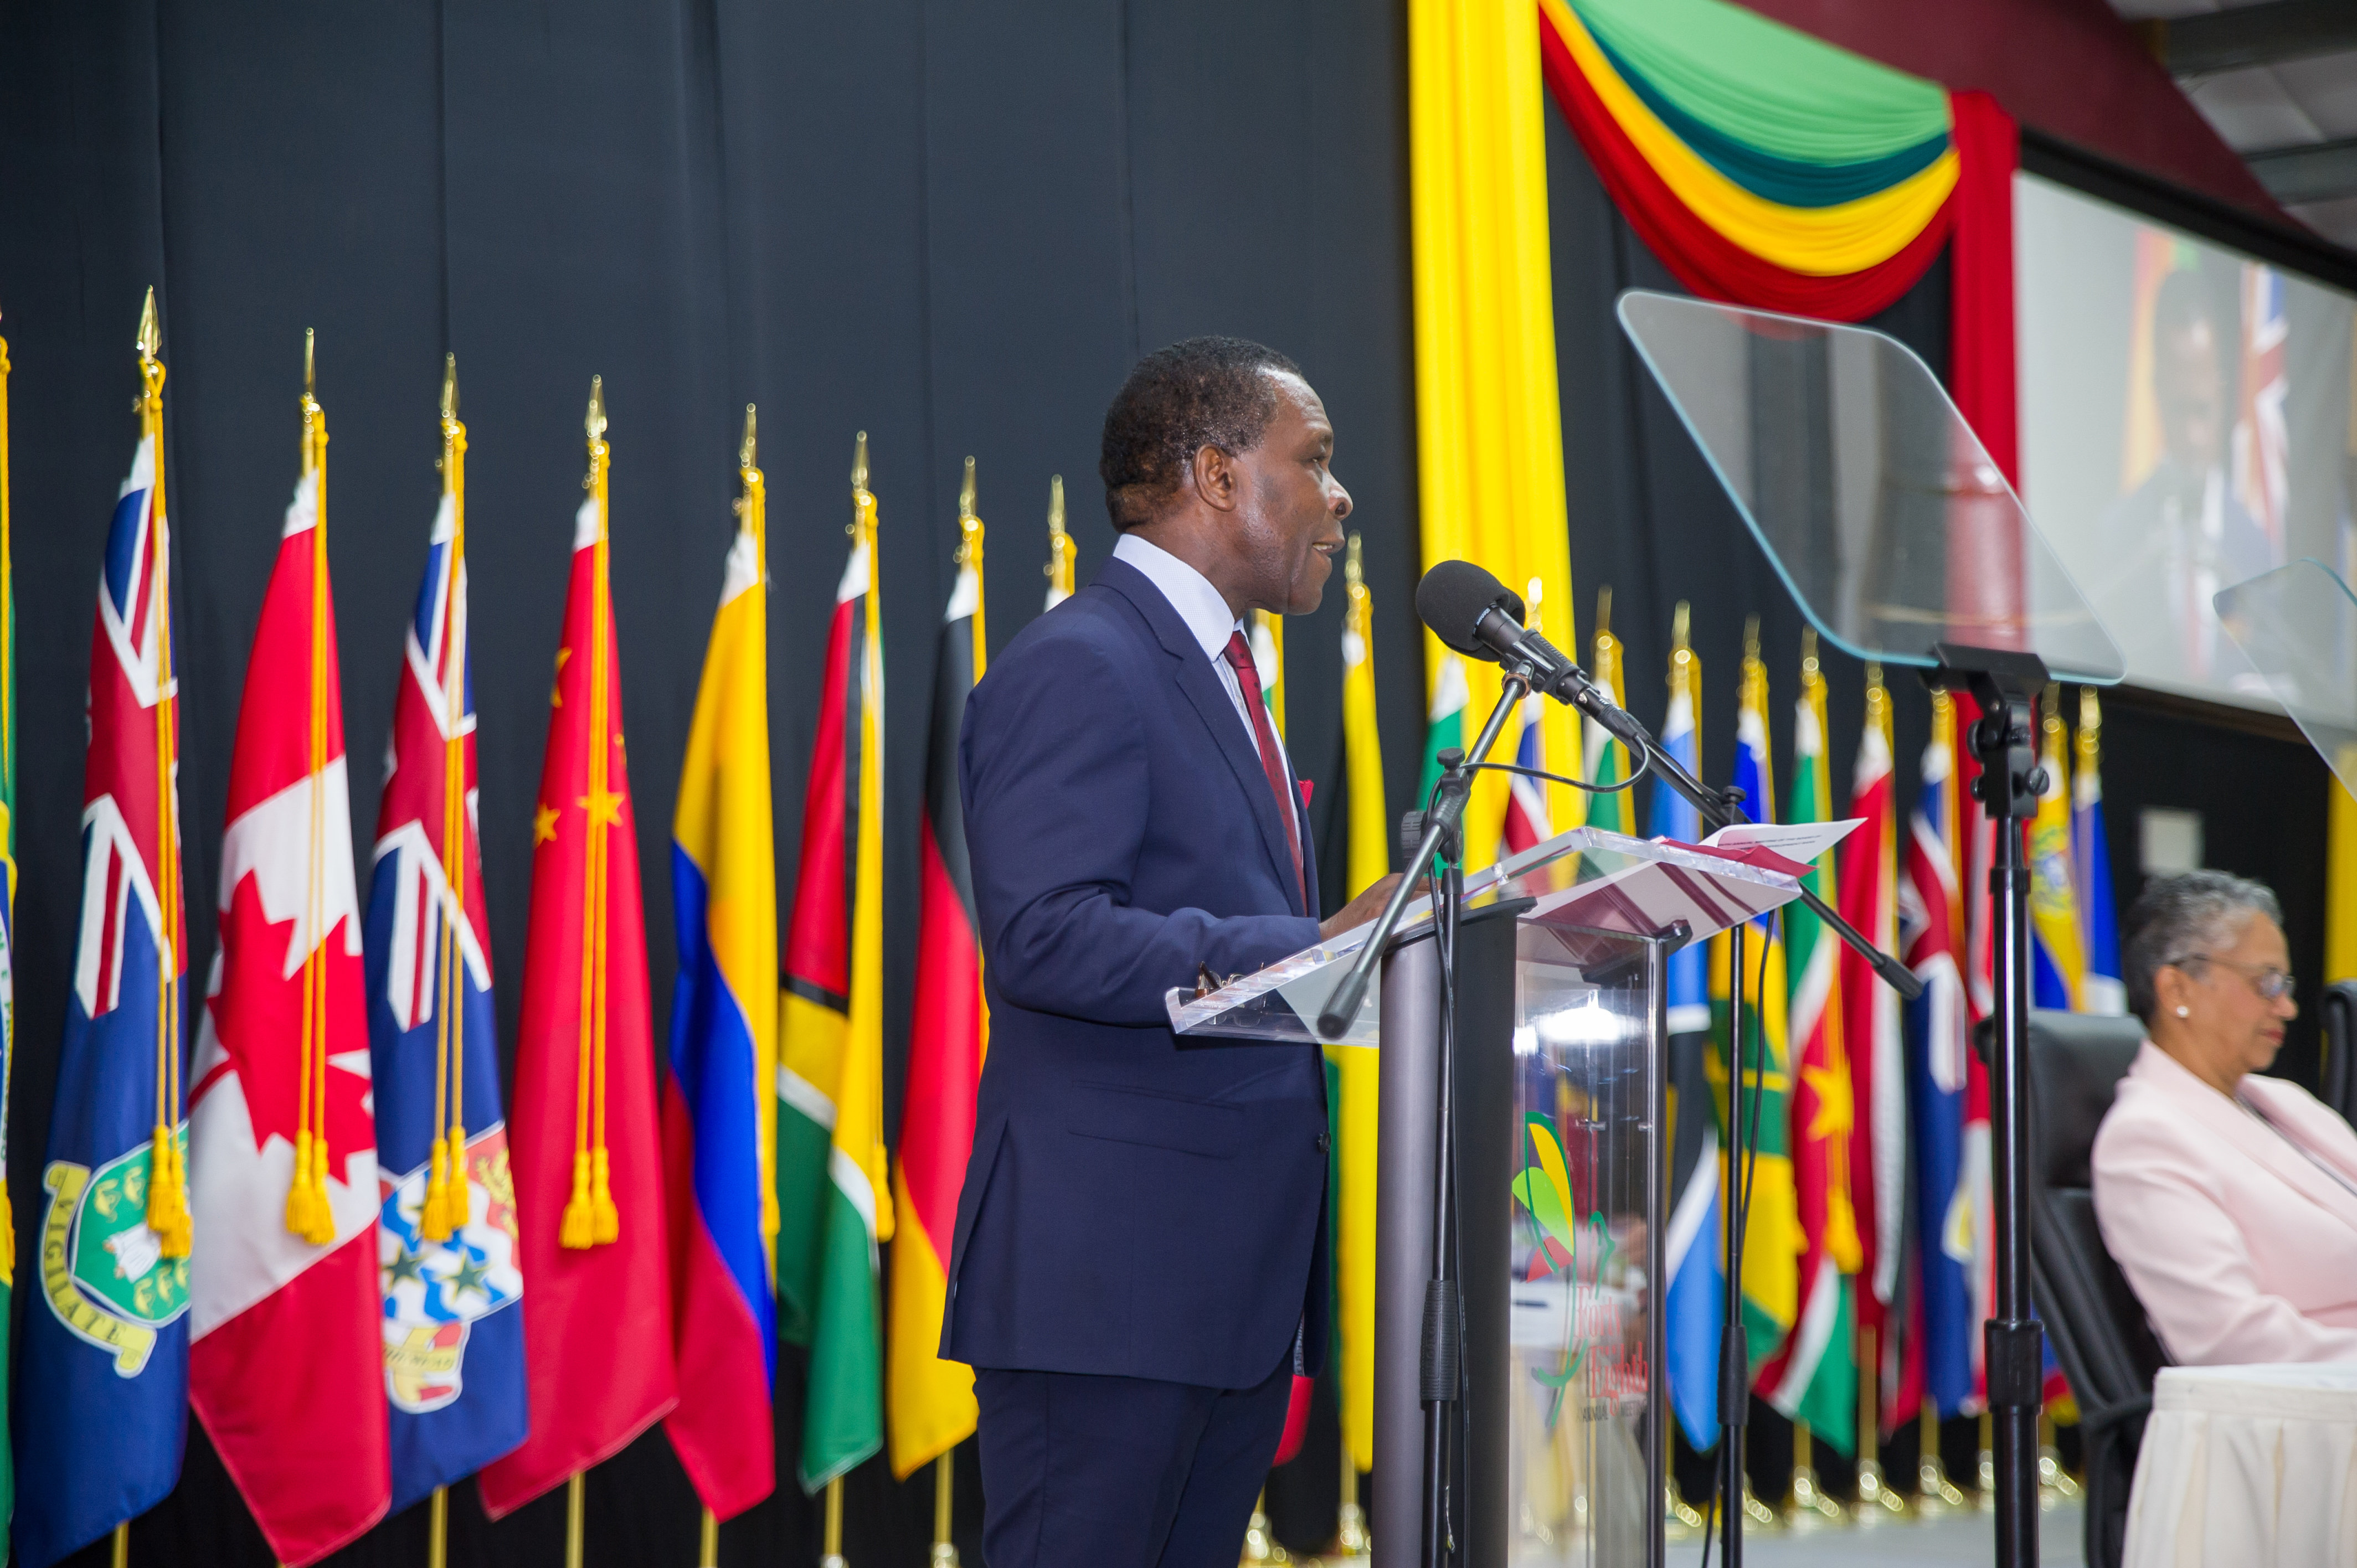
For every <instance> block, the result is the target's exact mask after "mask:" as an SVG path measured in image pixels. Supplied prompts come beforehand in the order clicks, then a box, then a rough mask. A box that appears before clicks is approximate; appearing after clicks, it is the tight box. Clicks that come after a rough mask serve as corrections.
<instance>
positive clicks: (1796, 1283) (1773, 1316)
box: [1710, 621, 1803, 1419]
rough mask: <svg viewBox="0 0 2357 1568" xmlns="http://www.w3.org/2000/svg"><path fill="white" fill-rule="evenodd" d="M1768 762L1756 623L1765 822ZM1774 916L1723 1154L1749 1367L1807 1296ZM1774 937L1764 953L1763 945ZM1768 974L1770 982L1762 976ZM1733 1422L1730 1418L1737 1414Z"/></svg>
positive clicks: (1750, 682) (1717, 1063) (1719, 963)
mask: <svg viewBox="0 0 2357 1568" xmlns="http://www.w3.org/2000/svg"><path fill="white" fill-rule="evenodd" d="M1771 779H1772V774H1771V770H1770V768H1769V763H1768V667H1767V666H1766V665H1764V664H1762V663H1760V637H1759V627H1758V623H1757V621H1755V622H1754V623H1753V625H1752V628H1751V632H1750V635H1749V636H1748V637H1747V638H1746V639H1744V653H1743V688H1742V696H1741V699H1740V703H1739V706H1738V709H1737V712H1736V726H1735V780H1734V782H1735V787H1736V788H1737V789H1740V790H1742V791H1743V798H1744V801H1745V808H1744V809H1745V810H1746V811H1749V813H1750V814H1751V815H1752V816H1753V817H1754V818H1756V819H1757V820H1759V821H1760V822H1772V821H1774V820H1775V796H1774V795H1773V794H1771V793H1770V783H1771ZM1774 932H1775V925H1774V918H1773V917H1772V916H1763V917H1762V918H1759V919H1756V920H1754V921H1752V922H1751V926H1750V934H1749V940H1747V941H1746V943H1745V945H1744V954H1743V995H1744V1027H1743V1064H1742V1071H1743V1079H1742V1082H1743V1103H1742V1110H1743V1122H1744V1133H1743V1136H1744V1139H1745V1142H1746V1143H1747V1144H1749V1146H1750V1148H1751V1149H1752V1150H1754V1151H1756V1155H1755V1157H1754V1158H1753V1159H1752V1160H1750V1161H1749V1171H1748V1173H1747V1171H1745V1170H1743V1169H1732V1170H1730V1169H1729V1168H1728V1167H1727V1155H1721V1156H1720V1162H1721V1163H1720V1187H1721V1190H1722V1191H1724V1192H1725V1193H1726V1194H1727V1202H1726V1204H1725V1206H1724V1212H1725V1213H1726V1214H1727V1219H1728V1223H1730V1224H1731V1223H1732V1222H1733V1218H1734V1215H1735V1212H1736V1209H1737V1208H1738V1207H1739V1206H1741V1205H1742V1203H1743V1199H1744V1197H1745V1196H1746V1191H1747V1187H1745V1186H1742V1185H1738V1182H1746V1181H1748V1191H1749V1199H1750V1202H1749V1216H1750V1218H1749V1224H1748V1225H1747V1227H1746V1229H1745V1231H1744V1243H1743V1275H1742V1278H1743V1329H1744V1340H1745V1343H1746V1346H1747V1347H1748V1348H1749V1352H1750V1356H1751V1364H1752V1365H1753V1366H1754V1367H1757V1366H1759V1365H1760V1363H1761V1362H1763V1361H1765V1360H1766V1359H1768V1358H1769V1357H1770V1356H1771V1355H1773V1354H1774V1353H1775V1352H1776V1350H1777V1349H1778V1348H1780V1347H1781V1346H1782V1344H1783V1343H1784V1337H1785V1336H1786V1335H1787V1334H1789V1333H1790V1332H1791V1331H1792V1322H1793V1318H1794V1316H1795V1315H1796V1313H1797V1311H1798V1307H1799V1301H1800V1268H1799V1265H1800V1254H1801V1249H1802V1244H1803V1243H1802V1237H1801V1219H1800V1213H1799V1210H1798V1208H1797V1207H1796V1206H1795V1204H1794V1201H1793V1196H1792V1144H1791V1142H1790V1131H1791V1129H1790V1126H1789V1124H1788V1122H1787V1121H1786V1102H1787V1097H1788V1096H1789V1095H1790V1093H1791V1091H1792V1083H1791V1077H1790V1072H1791V1061H1792V1058H1791V1056H1790V1054H1789V1052H1788V1050H1787V1047H1786V1033H1785V1000H1786V992H1785V983H1784V944H1783V942H1782V941H1781V940H1780V939H1779V938H1778V937H1777V936H1776V935H1775V934H1774ZM1731 935H1732V933H1728V932H1722V933H1720V934H1719V935H1718V936H1716V937H1714V938H1712V939H1711V944H1710V1018H1711V1033H1712V1036H1713V1038H1714V1040H1715V1042H1716V1049H1714V1050H1713V1052H1712V1053H1711V1060H1710V1070H1711V1077H1712V1079H1713V1087H1714V1089H1715V1090H1717V1095H1718V1101H1719V1147H1720V1148H1721V1149H1722V1150H1726V1149H1727V1148H1729V1147H1730V1145H1731V1144H1732V1142H1733V1129H1732V1128H1731V1127H1730V1126H1729V1125H1728V1121H1727V1115H1728V1110H1729V1106H1728V1103H1727V1078H1728V1070H1729V1050H1728V1047H1729V1044H1730V1028H1729V1026H1730V1024H1731V1023H1732V1012H1731V1009H1730V1007H1729V1004H1728V996H1729V992H1728V989H1727V959H1728V955H1729V954H1730V952H1731V951H1732V950H1733V948H1734V943H1733V942H1732V940H1730V937H1731ZM1762 943H1765V944H1766V953H1765V957H1764V960H1763V957H1762V953H1761V944H1762ZM1763 972H1764V976H1765V978H1764V980H1763V978H1762V976H1763ZM1730 1419H1731V1417H1730Z"/></svg>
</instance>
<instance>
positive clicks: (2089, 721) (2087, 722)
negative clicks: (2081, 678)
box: [2079, 686, 2104, 736]
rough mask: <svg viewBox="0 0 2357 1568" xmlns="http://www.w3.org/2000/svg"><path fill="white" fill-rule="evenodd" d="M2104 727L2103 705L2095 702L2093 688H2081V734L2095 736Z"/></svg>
mask: <svg viewBox="0 0 2357 1568" xmlns="http://www.w3.org/2000/svg"><path fill="white" fill-rule="evenodd" d="M2103 727H2104V708H2103V704H2102V703H2098V702H2096V701H2095V689H2094V688H2093V686H2082V687H2080V688H2079V733H2080V734H2081V735H2083V736H2087V735H2093V734H2094V733H2095V732H2096V731H2098V730H2100V729H2102V728H2103Z"/></svg>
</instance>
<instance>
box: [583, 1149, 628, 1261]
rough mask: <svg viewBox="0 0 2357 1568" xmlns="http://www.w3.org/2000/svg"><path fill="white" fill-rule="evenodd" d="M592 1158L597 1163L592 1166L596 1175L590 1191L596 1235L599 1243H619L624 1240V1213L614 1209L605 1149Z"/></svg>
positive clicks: (591, 1181) (593, 1176)
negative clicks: (595, 1213) (594, 1211)
mask: <svg viewBox="0 0 2357 1568" xmlns="http://www.w3.org/2000/svg"><path fill="white" fill-rule="evenodd" d="M591 1158H592V1160H593V1161H594V1162H595V1163H594V1165H592V1166H591V1170H592V1172H593V1173H594V1174H593V1175H592V1176H591V1177H590V1189H589V1190H590V1197H591V1200H592V1201H593V1202H594V1203H595V1204H596V1206H597V1208H596V1212H597V1230H596V1231H595V1232H594V1234H595V1236H596V1238H597V1240H599V1241H619V1240H621V1239H622V1211H621V1210H620V1209H619V1208H615V1207H614V1189H613V1187H611V1186H610V1185H608V1181H607V1164H606V1151H605V1149H604V1148H603V1147H602V1146H601V1147H600V1148H599V1149H598V1150H597V1153H596V1154H595V1155H592V1156H591Z"/></svg>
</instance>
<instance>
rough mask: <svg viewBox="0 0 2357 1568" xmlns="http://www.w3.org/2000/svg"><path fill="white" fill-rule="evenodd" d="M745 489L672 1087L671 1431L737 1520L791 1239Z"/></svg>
mask: <svg viewBox="0 0 2357 1568" xmlns="http://www.w3.org/2000/svg"><path fill="white" fill-rule="evenodd" d="M753 436H754V431H753V411H752V410H751V409H749V408H748V409H747V410H746V411H745V441H744V446H743V447H742V448H741V449H740V451H739V453H738V460H737V466H738V472H739V477H740V478H741V479H742V481H743V484H744V487H745V493H744V497H743V499H741V500H740V501H739V502H738V504H737V537H736V540H735V542H733V543H731V544H730V546H729V548H728V560H727V564H726V567H725V568H724V569H723V572H722V576H721V588H720V608H719V610H718V611H717V612H716V614H715V615H714V617H713V619H712V640H711V642H710V643H709V644H708V645H707V646H706V648H705V655H704V680H703V683H702V685H701V686H699V687H698V688H697V691H696V694H695V713H694V717H693V718H692V719H691V720H690V721H689V725H688V732H687V759H686V761H685V762H684V763H683V764H682V765H681V768H680V776H679V806H678V810H677V811H676V812H675V813H674V814H673V818H672V851H671V886H672V920H673V926H674V928H675V929H677V931H678V936H679V979H678V981H677V982H676V983H674V985H673V989H672V1009H671V1050H670V1057H669V1068H670V1070H669V1072H668V1073H667V1074H666V1075H665V1078H664V1080H663V1102H662V1141H663V1179H664V1187H665V1190H666V1192H667V1194H668V1196H669V1198H670V1204H671V1263H672V1312H673V1333H674V1337H673V1353H674V1355H675V1356H676V1357H677V1359H678V1364H679V1386H680V1397H679V1405H678V1407H677V1408H676V1409H674V1410H673V1412H671V1415H670V1417H669V1418H668V1419H667V1420H666V1421H665V1422H664V1423H663V1428H664V1430H665V1431H666V1432H668V1433H669V1434H671V1444H672V1447H673V1448H674V1449H675V1450H677V1451H678V1454H679V1460H680V1464H681V1465H682V1466H683V1467H684V1468H685V1469H686V1471H687V1478H688V1480H689V1481H690V1483H692V1484H693V1485H694V1487H695V1492H696V1496H698V1497H699V1498H703V1499H704V1506H705V1508H707V1509H710V1510H711V1511H712V1513H713V1514H714V1515H715V1516H716V1517H717V1518H720V1519H729V1518H733V1517H734V1516H735V1515H737V1514H740V1513H742V1512H744V1511H745V1510H746V1509H748V1508H750V1507H752V1506H753V1505H754V1504H755V1503H758V1502H759V1501H760V1500H761V1499H762V1498H766V1497H768V1496H769V1495H770V1491H771V1490H772V1489H773V1488H774V1481H773V1478H772V1477H773V1475H774V1472H775V1470H776V1466H777V1461H776V1455H775V1453H774V1449H773V1444H772V1440H771V1437H770V1391H771V1387H772V1385H773V1383H774V1382H775V1380H776V1376H777V1305H776V1298H775V1297H774V1295H773V1294H771V1292H772V1286H771V1283H770V1281H771V1276H772V1274H773V1273H774V1271H775V1267H776V1265H775V1262H774V1259H773V1256H772V1251H771V1250H772V1249H773V1248H774V1247H775V1245H776V1241H777V1234H778V1208H777V1193H776V1191H775V1189H774V1187H772V1186H771V1173H770V1158H771V1156H772V1152H773V1149H774V1147H775V1145H774V1142H773V1140H774V1138H775V1133H774V1132H773V1130H772V1126H771V1118H773V1117H774V1116H775V1115H776V1114H777V1110H776V1106H777V1101H776V1099H775V1096H774V1094H773V1092H772V1085H773V1083H774V1081H775V1079H776V1078H777V1071H778V1043H777V1042H778V1036H777V1026H778V996H777V980H776V975H777V969H776V963H777V951H778V879H777V878H778V873H777V860H776V854H775V852H774V849H773V846H772V843H771V841H770V684H769V659H770V654H769V645H770V634H769V616H768V596H769V583H768V580H767V576H766V573H765V566H766V563H765V561H764V559H763V555H762V548H763V543H764V539H763V534H764V520H763V511H762V508H763V501H764V492H763V488H762V481H761V470H760V469H759V468H758V467H754V463H753V457H754V450H753Z"/></svg>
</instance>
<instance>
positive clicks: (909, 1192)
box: [884, 457, 990, 1480]
mask: <svg viewBox="0 0 2357 1568" xmlns="http://www.w3.org/2000/svg"><path fill="white" fill-rule="evenodd" d="M958 532H959V535H960V541H961V542H960V543H959V546H958V575H957V585H956V586H954V587H953V588H952V589H951V591H950V602H949V608H948V609H947V610H946V611H945V612H944V613H943V614H942V635H941V644H940V650H939V652H938V653H937V654H936V655H935V657H934V660H933V709H932V722H931V726H930V731H929V734H928V736H927V740H926V752H925V815H924V820H923V821H922V822H920V823H919V824H918V828H917V834H918V845H917V857H918V859H917V865H918V870H917V875H918V886H919V892H918V904H917V995H916V1003H915V1007H914V1011H913V1012H912V1014H911V1015H910V1018H909V1082H908V1091H907V1093H906V1095H905V1096H904V1098H903V1101H902V1105H901V1111H900V1158H899V1165H898V1167H897V1168H896V1169H895V1171H894V1172H893V1184H892V1185H893V1193H892V1197H893V1203H894V1206H895V1208H898V1210H899V1213H900V1214H901V1215H903V1216H904V1217H905V1219H904V1220H903V1223H902V1224H901V1225H900V1227H899V1230H896V1231H894V1232H893V1237H892V1305H891V1310H890V1313H889V1316H888V1320H887V1322H886V1325H885V1351H884V1385H885V1396H884V1397H885V1412H886V1416H887V1427H888V1431H889V1433H890V1442H891V1451H892V1472H893V1474H894V1475H896V1476H899V1477H901V1478H902V1479H904V1480H905V1479H906V1478H907V1477H909V1476H911V1475H914V1474H915V1473H916V1472H917V1470H918V1469H919V1468H920V1467H921V1466H924V1465H925V1464H926V1463H927V1462H928V1461H930V1460H932V1459H937V1458H939V1457H940V1456H941V1455H944V1454H946V1453H948V1452H949V1451H950V1450H951V1449H952V1448H954V1447H956V1446H957V1445H958V1444H960V1443H962V1442H963V1441H964V1440H965V1439H966V1438H968V1437H970V1436H972V1435H973V1434H974V1370H973V1369H972V1368H970V1367H966V1366H964V1365H963V1364H961V1363H959V1362H956V1361H944V1360H942V1358H941V1345H942V1310H943V1308H944V1306H945V1305H946V1304H947V1301H948V1283H949V1261H950V1236H951V1233H952V1231H953V1230H955V1229H956V1227H957V1206H958V1188H959V1187H960V1185H961V1184H963V1182H964V1180H965V1162H966V1156H967V1155H970V1154H972V1153H973V1152H974V1091H975V1090H976V1088H977V1087H978V1086H979V1085H980V1083H981V1081H982V1055H983V1049H984V1046H985V1041H986V1040H987V1038H988V1036H989V1029H990V1015H989V1012H988V1010H987V1008H986V1006H985V1004H984V1002H983V997H982V946H981V939H980V936H979V929H980V928H979V925H978V924H977V922H976V920H975V918H974V872H973V868H972V866H971V865H969V864H968V862H967V859H966V849H965V814H964V811H963V808H962V807H961V805H960V804H959V801H958V779H957V748H958V728H959V725H962V724H963V722H964V720H965V700H966V696H967V694H968V693H971V692H972V691H973V690H974V682H976V681H977V680H979V679H981V677H982V671H983V666H984V664H985V660H986V650H985V642H984V637H983V598H982V520H981V519H980V518H978V517H976V516H975V515H974V459H973V458H971V457H969V458H967V459H966V468H965V488H964V489H963V491H962V492H961V493H960V495H959V498H958Z"/></svg>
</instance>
